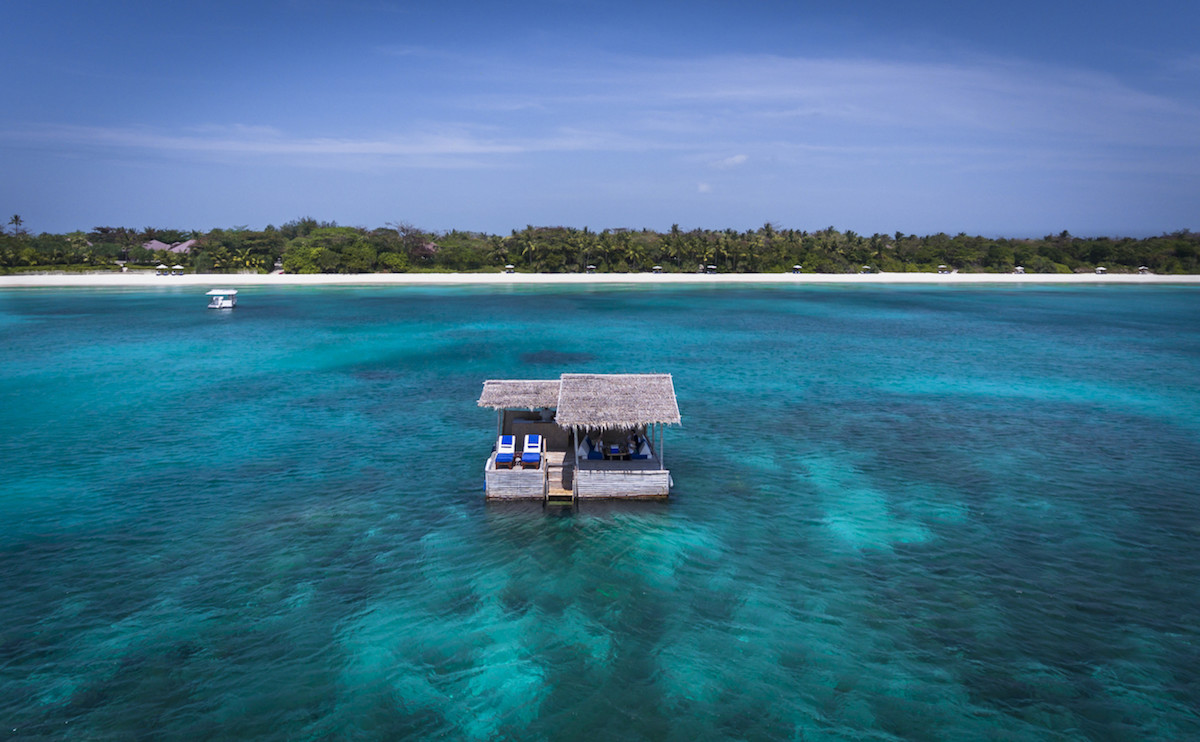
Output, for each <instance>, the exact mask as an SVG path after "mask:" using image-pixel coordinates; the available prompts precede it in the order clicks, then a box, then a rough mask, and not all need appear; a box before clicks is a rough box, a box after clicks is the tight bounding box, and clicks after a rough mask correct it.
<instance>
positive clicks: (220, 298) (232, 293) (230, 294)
mask: <svg viewBox="0 0 1200 742" xmlns="http://www.w3.org/2000/svg"><path fill="white" fill-rule="evenodd" d="M206 296H211V297H212V299H210V300H209V302H208V308H209V309H233V308H234V307H236V306H237V289H213V290H212V291H209V292H208V294H206Z"/></svg>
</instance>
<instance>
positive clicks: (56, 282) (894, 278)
mask: <svg viewBox="0 0 1200 742" xmlns="http://www.w3.org/2000/svg"><path fill="white" fill-rule="evenodd" d="M471 284H478V285H489V286H497V285H499V286H505V285H530V284H562V285H569V286H572V285H578V286H588V285H601V284H662V285H666V284H700V285H705V284H708V285H715V284H769V285H808V284H814V285H815V284H852V285H869V284H937V285H948V286H955V285H972V284H1000V285H1026V284H1096V285H1109V284H1122V285H1125V284H1200V275H1187V276H1156V275H1145V276H1143V275H1137V274H1127V273H1118V274H1112V273H1110V274H1107V275H1097V274H1095V273H1064V274H1045V273H1025V274H1020V275H1017V274H1007V273H943V274H938V273H870V274H865V275H860V274H848V273H800V274H792V273H718V274H704V273H593V274H590V275H589V274H583V273H365V274H362V273H360V274H317V275H299V274H269V275H263V274H237V275H219V274H211V273H209V274H187V275H183V276H156V275H154V274H153V273H92V274H43V275H19V276H0V288H18V287H22V288H25V287H28V288H37V287H70V286H78V287H90V288H104V287H112V288H149V287H160V286H203V287H206V288H213V287H241V286H390V285H396V286H436V285H471Z"/></svg>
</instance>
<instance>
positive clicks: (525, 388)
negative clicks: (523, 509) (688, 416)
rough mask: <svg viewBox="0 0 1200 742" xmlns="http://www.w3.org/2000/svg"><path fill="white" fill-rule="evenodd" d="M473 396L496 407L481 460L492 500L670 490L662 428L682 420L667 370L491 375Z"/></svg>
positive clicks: (660, 495)
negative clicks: (492, 436)
mask: <svg viewBox="0 0 1200 742" xmlns="http://www.w3.org/2000/svg"><path fill="white" fill-rule="evenodd" d="M478 404H479V406H480V407H489V408H491V409H493V410H496V445H495V447H494V448H493V450H492V452H491V454H490V455H489V456H488V459H487V462H486V463H485V464H484V479H485V482H486V492H487V498H488V499H489V500H542V501H543V502H547V503H553V502H562V503H575V502H577V501H579V500H586V499H627V498H632V499H665V498H666V497H667V496H668V495H669V494H670V491H671V472H670V471H668V470H667V468H666V466H665V465H664V463H663V430H664V428H665V426H667V425H679V424H680V423H681V419H680V416H679V406H678V403H677V402H676V401H675V385H674V383H673V382H672V380H671V375H670V374H563V375H562V376H561V377H559V378H558V379H557V380H488V381H485V382H484V383H483V393H482V394H481V395H480V397H479V401H478Z"/></svg>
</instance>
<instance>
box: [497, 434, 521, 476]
mask: <svg viewBox="0 0 1200 742" xmlns="http://www.w3.org/2000/svg"><path fill="white" fill-rule="evenodd" d="M516 456H517V437H516V436H515V435H502V436H500V439H499V440H497V441H496V467H497V468H500V467H504V468H506V469H511V468H512V465H513V461H514V460H515V459H516Z"/></svg>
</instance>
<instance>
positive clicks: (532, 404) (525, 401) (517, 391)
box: [478, 379, 559, 410]
mask: <svg viewBox="0 0 1200 742" xmlns="http://www.w3.org/2000/svg"><path fill="white" fill-rule="evenodd" d="M558 388H559V382H558V381H540V380H534V381H514V380H494V379H490V380H488V381H485V382H483V394H481V395H479V402H478V404H479V406H480V407H491V408H492V409H493V410H536V409H540V408H543V407H557V406H558Z"/></svg>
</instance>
